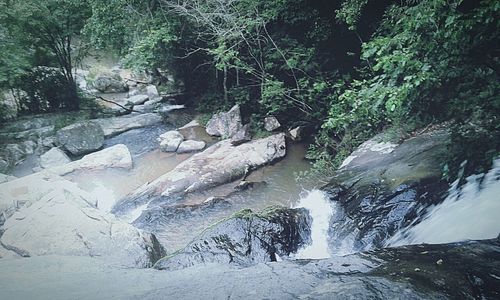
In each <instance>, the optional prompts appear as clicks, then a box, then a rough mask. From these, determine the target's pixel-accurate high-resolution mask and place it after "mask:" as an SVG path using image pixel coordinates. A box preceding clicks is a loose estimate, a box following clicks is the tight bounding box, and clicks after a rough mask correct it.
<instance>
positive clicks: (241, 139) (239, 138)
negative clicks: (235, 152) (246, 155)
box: [231, 124, 252, 146]
mask: <svg viewBox="0 0 500 300" xmlns="http://www.w3.org/2000/svg"><path fill="white" fill-rule="evenodd" d="M251 140H252V135H251V134H250V124H246V125H244V126H243V127H242V128H241V129H240V130H238V132H236V133H235V134H234V135H233V136H232V137H231V144H232V145H234V146H238V145H241V144H243V143H246V142H249V141H251Z"/></svg>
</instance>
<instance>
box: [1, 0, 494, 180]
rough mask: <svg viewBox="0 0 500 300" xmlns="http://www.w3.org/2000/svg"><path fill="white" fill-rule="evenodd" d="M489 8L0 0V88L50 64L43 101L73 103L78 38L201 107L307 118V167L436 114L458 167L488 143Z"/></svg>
mask: <svg viewBox="0 0 500 300" xmlns="http://www.w3.org/2000/svg"><path fill="white" fill-rule="evenodd" d="M499 11H500V2H498V1H488V0H483V1H472V0H469V1H466V0H451V1H444V0H427V1H419V0H403V1H386V0H383V1H374V0H336V1H330V0H316V1H313V0H277V1H268V0H149V1H143V0H109V1H100V0H83V1H77V0H41V1H9V0H1V1H0V24H1V27H0V41H1V43H0V63H1V64H0V87H1V88H3V89H17V88H19V87H20V85H25V83H26V82H27V81H29V79H27V77H29V76H34V75H33V73H34V67H39V66H48V67H56V68H59V70H60V71H61V73H62V79H61V80H62V81H61V82H62V83H63V84H62V85H63V86H65V87H66V88H61V89H60V90H61V91H65V92H64V93H65V94H64V97H61V99H62V100H60V101H53V102H54V103H53V104H50V106H51V107H53V108H56V109H61V108H64V109H78V103H79V100H78V94H77V91H76V85H75V82H74V79H73V76H72V72H71V71H72V68H73V67H74V63H75V59H77V57H78V56H79V55H81V54H82V53H85V49H86V47H88V46H90V47H92V48H94V49H105V50H106V51H114V52H116V53H117V54H119V55H120V56H121V57H123V62H124V64H125V65H126V66H127V67H130V68H132V69H136V70H147V71H148V72H150V73H151V74H153V75H154V76H156V78H155V80H156V82H157V84H158V85H159V86H162V85H163V86H165V88H167V85H168V84H169V83H168V80H167V78H164V76H162V74H163V73H164V71H168V73H170V74H172V75H173V77H174V78H175V81H176V82H180V83H182V85H183V87H184V88H185V90H186V92H187V93H188V95H189V97H188V99H190V102H191V104H192V105H194V106H196V107H197V108H198V109H199V111H201V112H212V113H213V112H216V111H221V110H225V109H228V108H229V107H231V106H232V105H234V104H235V103H239V104H240V105H241V106H242V107H243V108H244V113H245V116H244V117H245V118H247V119H248V120H250V121H252V126H253V127H254V130H259V126H261V125H260V123H259V122H261V120H262V119H263V117H264V116H266V115H275V116H277V117H278V119H279V120H280V121H281V122H282V123H283V124H285V125H286V126H287V127H289V128H291V127H293V126H298V125H305V126H308V127H310V128H312V129H313V131H314V132H315V142H314V143H313V144H312V146H311V149H310V151H309V154H308V156H309V158H312V159H315V160H316V162H317V163H316V166H317V167H318V169H322V170H323V169H325V167H329V168H334V167H336V166H337V165H338V163H339V162H340V160H341V159H342V158H343V157H345V155H347V154H348V153H350V152H351V151H352V150H353V149H354V147H356V146H357V145H359V144H360V143H361V142H363V141H364V140H366V139H367V138H368V137H370V136H372V135H373V134H375V133H377V132H379V131H381V130H385V129H387V128H392V129H393V130H395V131H398V132H403V133H405V134H409V133H410V132H411V131H412V130H414V129H416V128H424V127H425V126H430V125H431V124H439V123H442V122H449V123H450V124H451V125H450V126H451V128H452V131H453V134H452V137H453V143H452V145H450V153H451V154H452V155H450V156H451V157H452V158H451V159H450V162H449V166H448V167H447V168H449V169H451V170H452V171H453V170H454V169H456V168H457V166H458V164H459V163H460V162H461V161H463V160H464V159H469V161H470V164H469V165H470V166H471V167H470V168H471V171H472V170H473V169H482V168H486V167H488V165H489V163H490V162H491V160H492V158H493V157H494V156H496V155H498V153H499V151H500V134H499V133H500V122H499V121H498V117H499V111H500V99H499V93H498V92H499V80H498V79H499V78H498V76H499V70H500V61H499V55H498V54H499V47H498V45H499V44H500V41H499V27H500V24H499V22H500V18H499ZM20 82H21V83H20ZM51 97H52V98H53V97H56V98H57V95H55V96H54V95H51ZM28 110H33V111H41V110H43V109H42V108H40V107H39V106H36V105H31V106H30V107H29V108H28Z"/></svg>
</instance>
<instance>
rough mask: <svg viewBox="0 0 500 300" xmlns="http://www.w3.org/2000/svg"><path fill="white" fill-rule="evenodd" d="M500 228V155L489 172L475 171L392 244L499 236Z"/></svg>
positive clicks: (443, 241) (390, 241) (403, 231)
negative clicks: (478, 173) (475, 172)
mask: <svg viewBox="0 0 500 300" xmlns="http://www.w3.org/2000/svg"><path fill="white" fill-rule="evenodd" d="M499 232H500V159H497V160H496V161H495V162H494V164H493V167H492V169H491V170H490V171H489V172H488V173H486V174H480V175H472V176H470V177H468V178H467V182H466V183H465V184H464V185H463V186H461V187H458V182H455V183H453V184H452V185H451V187H450V190H449V194H448V197H446V199H445V200H444V201H443V202H442V203H440V204H438V205H436V206H432V207H430V208H429V209H428V210H427V211H426V213H425V217H424V218H423V220H422V221H421V222H420V223H418V224H414V225H410V226H409V227H408V228H405V229H403V230H401V231H400V232H398V233H397V234H396V235H395V236H394V237H393V238H392V239H390V240H389V241H388V243H387V244H388V245H389V246H399V245H406V244H420V243H428V244H438V243H450V242H457V241H463V240H467V239H488V238H495V237H497V236H498V234H499Z"/></svg>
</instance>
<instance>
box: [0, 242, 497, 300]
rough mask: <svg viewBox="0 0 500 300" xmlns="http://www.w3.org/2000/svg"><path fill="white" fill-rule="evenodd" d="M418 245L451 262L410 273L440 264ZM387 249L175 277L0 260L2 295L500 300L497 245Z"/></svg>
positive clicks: (67, 262) (95, 262) (55, 260)
mask: <svg viewBox="0 0 500 300" xmlns="http://www.w3.org/2000/svg"><path fill="white" fill-rule="evenodd" d="M421 247H423V248H424V249H430V248H432V252H435V253H436V256H437V255H438V254H443V255H446V256H447V257H450V258H451V260H452V261H453V262H454V265H453V266H452V267H449V268H437V270H436V271H434V270H435V269H431V270H433V271H431V272H420V273H414V272H408V271H407V269H408V267H409V266H411V265H413V267H414V266H415V265H419V266H420V265H422V264H424V265H425V266H426V267H423V269H428V267H431V268H433V267H435V266H433V265H431V264H430V261H428V260H425V258H423V257H422V256H421V255H418V251H419V250H420V248H421ZM384 252H385V250H381V251H380V250H379V251H373V252H368V253H361V254H353V255H348V256H336V257H332V258H329V259H321V260H284V261H280V262H272V263H261V264H257V265H253V266H250V267H247V268H234V267H231V266H230V265H221V264H210V265H206V266H197V267H194V268H187V269H184V270H181V271H175V272H168V271H152V270H149V269H124V268H123V267H121V266H116V265H113V264H112V263H109V262H107V261H106V260H103V259H99V258H98V257H93V258H90V257H75V256H73V257H68V256H43V257H32V258H29V259H16V260H10V259H9V260H1V259H0V269H1V270H2V272H0V298H1V299H67V298H68V295H71V297H72V298H74V299H103V298H105V299H107V298H115V299H374V300H382V299H402V300H403V299H404V300H409V299H413V300H417V299H476V298H481V299H497V298H498V295H499V294H500V286H499V285H498V279H497V278H496V277H498V276H497V275H498V274H500V263H499V261H498V260H497V259H493V258H496V257H498V255H499V253H500V245H499V243H498V242H495V241H491V240H486V241H479V242H466V243H459V244H448V245H423V246H421V245H415V246H406V247H400V248H396V249H394V250H393V251H391V252H390V254H393V255H394V257H389V256H387V255H385V254H382V253H384ZM398 267H399V269H397V268H398ZM421 268H422V267H421ZM395 270H396V272H395ZM391 273H395V274H394V275H391ZM12 274H16V276H12ZM19 278H23V280H19ZM82 282H84V283H85V284H82ZM477 282H481V283H482V284H481V285H479V284H478V283H477ZM478 295H480V296H479V297H478Z"/></svg>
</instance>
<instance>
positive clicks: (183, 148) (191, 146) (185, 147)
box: [177, 140, 207, 153]
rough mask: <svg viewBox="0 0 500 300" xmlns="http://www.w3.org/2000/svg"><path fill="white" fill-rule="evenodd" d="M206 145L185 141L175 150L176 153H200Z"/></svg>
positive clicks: (200, 142) (202, 142)
mask: <svg viewBox="0 0 500 300" xmlns="http://www.w3.org/2000/svg"><path fill="white" fill-rule="evenodd" d="M206 145H207V143H205V142H204V141H194V140H187V141H183V142H182V143H180V145H179V148H177V153H189V152H197V151H201V150H203V149H204V148H205V146H206Z"/></svg>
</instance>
